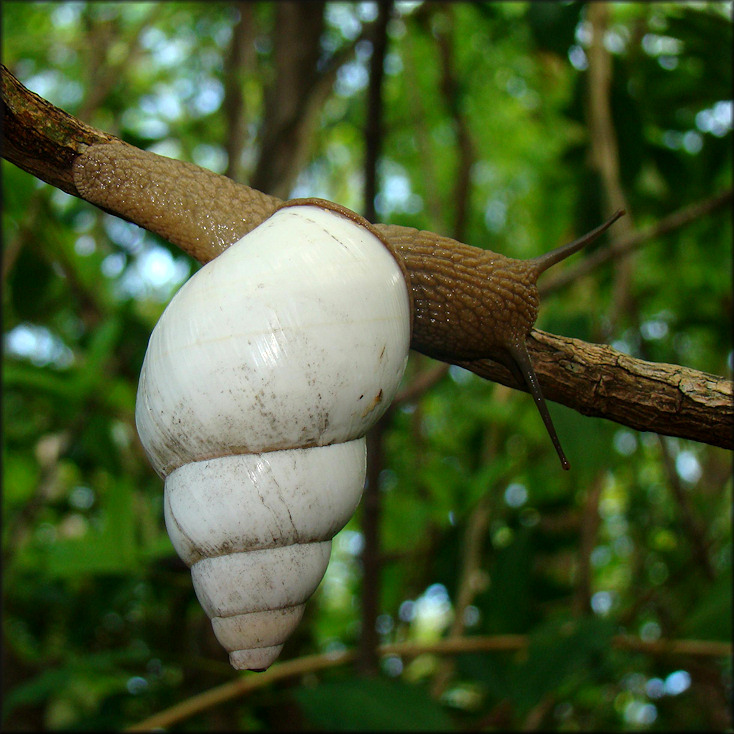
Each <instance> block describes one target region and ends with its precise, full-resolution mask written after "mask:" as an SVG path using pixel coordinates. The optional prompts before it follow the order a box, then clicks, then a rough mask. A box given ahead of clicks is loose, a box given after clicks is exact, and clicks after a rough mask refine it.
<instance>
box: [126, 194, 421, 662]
mask: <svg viewBox="0 0 734 734" xmlns="http://www.w3.org/2000/svg"><path fill="white" fill-rule="evenodd" d="M357 220H358V218H357V217H356V215H355V216H354V217H348V216H345V215H344V214H342V213H340V212H338V211H333V210H330V209H329V208H322V207H321V206H317V205H313V204H309V205H287V206H285V207H283V208H281V209H279V210H278V211H276V212H275V213H274V214H273V215H272V216H271V217H270V218H269V219H267V220H266V221H265V222H263V223H262V224H261V225H260V226H259V227H257V228H256V229H254V230H252V231H251V232H250V233H249V234H247V235H246V236H245V237H243V238H242V239H241V240H240V241H239V242H238V243H236V244H235V245H232V246H231V247H230V248H229V249H227V250H226V251H225V252H224V253H222V254H221V255H220V256H219V257H217V258H216V259H215V260H213V261H211V262H210V263H208V264H207V265H205V266H204V267H203V268H202V269H201V270H200V271H198V272H197V273H196V274H195V275H194V276H193V277H192V278H191V279H190V280H189V281H188V282H187V283H185V284H184V286H183V287H182V288H181V289H180V290H179V292H178V293H177V294H176V295H175V296H174V298H173V299H172V301H171V303H170V304H169V306H168V307H167V308H166V310H165V312H164V313H163V315H162V316H161V319H160V321H159V322H158V324H157V325H156V327H155V329H154V330H153V333H152V334H151V337H150V342H149V344H148V350H147V353H146V355H145V360H144V363H143V368H142V371H141V375H140V383H139V386H138V396H137V405H136V413H135V417H136V423H137V427H138V433H139V435H140V439H141V442H142V444H143V447H144V448H145V451H146V453H147V454H148V457H149V459H150V461H151V463H152V465H153V467H154V468H155V470H156V471H157V472H158V474H159V475H160V476H161V477H163V478H164V479H165V499H164V508H165V518H166V527H167V529H168V533H169V535H170V537H171V541H172V542H173V545H174V547H175V549H176V552H177V553H178V554H179V556H180V557H181V558H182V559H183V560H184V561H185V562H186V564H187V565H189V566H190V567H191V574H192V579H193V583H194V588H195V590H196V594H197V596H198V598H199V601H200V602H201V604H202V606H203V607H204V610H205V611H206V613H207V615H208V616H209V617H210V618H211V619H212V624H213V627H214V631H215V634H216V636H217V639H218V640H219V641H220V643H221V644H222V645H223V646H224V647H225V648H226V649H227V650H228V652H229V656H230V662H231V664H232V665H233V666H234V667H235V668H238V669H253V670H262V669H265V668H267V667H268V666H269V665H270V664H271V663H272V662H273V661H274V660H275V659H276V658H277V656H278V654H279V653H280V650H281V649H282V646H283V643H284V641H285V640H286V638H287V637H288V635H289V634H290V633H291V632H292V631H293V629H295V627H296V626H297V624H298V622H299V620H300V618H301V616H302V614H303V609H304V604H305V602H306V600H307V599H308V598H309V597H310V596H311V594H313V592H314V591H315V589H316V587H317V586H318V584H319V583H320V581H321V579H322V577H323V575H324V573H325V571H326V566H327V564H328V562H329V554H330V550H331V539H332V537H333V536H334V535H335V534H336V533H337V532H338V531H339V530H340V529H341V528H342V527H344V525H345V524H346V523H347V521H348V520H349V518H350V517H351V515H352V513H353V512H354V510H355V508H356V506H357V504H358V503H359V500H360V497H361V493H362V487H363V483H364V475H365V439H364V434H365V432H366V431H367V430H368V429H369V428H370V427H371V426H372V425H373V424H374V423H375V422H376V421H377V419H378V418H379V417H380V416H381V415H382V414H383V413H384V411H385V409H386V408H387V406H388V405H389V404H390V402H391V401H392V398H393V397H394V394H395V392H396V390H397V388H398V384H399V382H400V379H401V377H402V374H403V371H404V369H405V364H406V361H407V355H408V349H409V343H410V302H409V294H408V289H407V286H406V282H405V278H404V276H403V272H402V270H401V267H400V266H399V264H398V262H397V261H396V259H395V258H394V256H393V255H392V253H391V252H390V251H389V250H388V248H387V246H386V245H385V244H384V243H383V241H381V240H380V239H379V237H378V236H377V235H376V234H375V232H374V230H371V229H370V228H368V226H365V225H366V222H365V223H363V224H361V223H360V222H359V221H357Z"/></svg>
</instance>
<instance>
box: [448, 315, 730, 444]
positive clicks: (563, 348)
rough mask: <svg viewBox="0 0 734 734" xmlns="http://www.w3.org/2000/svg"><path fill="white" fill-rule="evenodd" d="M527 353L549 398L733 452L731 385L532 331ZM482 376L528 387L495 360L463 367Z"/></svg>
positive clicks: (602, 347)
mask: <svg viewBox="0 0 734 734" xmlns="http://www.w3.org/2000/svg"><path fill="white" fill-rule="evenodd" d="M528 351H529V352H530V356H531V358H532V360H533V364H534V365H535V371H536V373H537V375H538V379H539V380H540V383H541V385H542V386H543V392H544V394H545V396H546V398H548V399H549V400H554V401H555V402H557V403H561V404H562V405H566V406H568V407H569V408H573V409H574V410H577V411H578V412H579V413H581V414H583V415H588V416H595V417H600V418H606V419H608V420H612V421H615V422H617V423H620V424H622V425H625V426H628V427H630V428H634V429H635V430H638V431H654V432H655V433H660V434H662V435H665V436H678V437H679V438H688V439H691V440H693V441H701V442H702V443H708V444H711V445H712V446H721V447H723V448H727V449H732V448H734V401H733V397H734V389H733V386H732V382H731V380H726V379H724V378H723V377H718V376H716V375H711V374H709V373H707V372H700V371H699V370H693V369H690V368H688V367H681V366H679V365H674V364H665V363H663V362H646V361H645V360H642V359H637V358H635V357H630V356H628V355H626V354H622V353H621V352H618V351H617V350H616V349H612V347H609V346H606V345H602V344H589V343H588V342H583V341H581V340H579V339H571V338H569V337H564V336H557V335H555V334H549V333H548V332H545V331H541V330H540V329H533V331H532V332H531V334H530V336H529V338H528ZM456 364H458V365H459V366H460V367H466V368H467V369H471V371H472V372H475V373H476V374H478V375H479V376H480V377H484V378H486V379H488V380H493V381H494V382H500V383H502V384H503V385H507V386H508V387H514V388H518V389H521V390H524V389H525V387H524V386H523V385H521V384H520V383H519V382H518V381H517V380H516V379H515V378H514V377H513V376H512V375H511V374H510V373H509V372H508V370H506V369H505V368H504V367H501V366H499V365H498V364H496V363H494V362H490V361H489V360H482V361H477V362H470V363H462V362H458V361H457V362H456Z"/></svg>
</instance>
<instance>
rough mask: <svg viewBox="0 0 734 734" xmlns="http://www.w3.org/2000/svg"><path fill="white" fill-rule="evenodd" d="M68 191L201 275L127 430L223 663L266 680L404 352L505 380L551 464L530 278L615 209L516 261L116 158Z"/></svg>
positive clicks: (160, 331)
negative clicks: (189, 260)
mask: <svg viewBox="0 0 734 734" xmlns="http://www.w3.org/2000/svg"><path fill="white" fill-rule="evenodd" d="M73 176H74V183H75V185H76V187H77V189H78V191H79V193H80V195H81V196H82V197H83V198H85V199H86V200H88V201H90V202H92V203H94V204H97V205H98V206H100V207H102V208H104V209H107V210H109V211H112V212H114V213H115V214H117V215H118V216H123V217H126V218H128V219H130V220H131V221H134V222H136V223H138V224H140V225H141V226H144V227H146V228H147V229H149V230H151V231H153V232H156V233H158V234H160V235H162V236H163V237H165V238H167V239H168V240H169V241H171V242H172V243H174V244H176V245H179V246H180V247H181V248H182V249H184V250H185V251H187V252H188V253H189V254H191V255H193V256H194V257H196V258H197V259H198V260H199V261H201V262H204V263H207V264H206V265H205V266H204V267H203V268H202V269H201V270H200V271H199V272H198V273H196V274H195V275H194V276H193V277H192V278H191V279H190V280H189V281H188V282H187V283H186V284H184V286H183V287H182V288H181V290H180V291H179V292H178V293H177V294H176V296H174V298H173V300H172V301H171V303H170V304H169V306H168V308H167V309H166V311H165V312H164V314H163V316H162V317H161V320H160V321H159V323H158V325H157V326H156V327H155V329H154V331H153V333H152V335H151V339H150V343H149V345H148V351H147V353H146V357H145V361H144V364H143V369H142V372H141V378H140V385H139V390H138V402H137V409H136V421H137V424H138V432H139V434H140V437H141V441H142V443H143V446H144V447H145V449H146V452H147V453H148V456H149V458H150V460H151V463H152V464H153V466H154V467H155V469H156V471H157V472H158V473H159V474H160V475H161V476H162V477H164V478H165V515H166V525H167V528H168V531H169V534H170V536H171V539H172V541H173V544H174V546H175V548H176V550H177V552H178V553H179V555H180V556H181V557H182V558H183V559H184V561H185V562H186V563H187V564H188V565H190V566H191V568H192V578H193V581H194V585H195V588H196V591H197V595H198V597H199V599H200V601H201V603H202V606H203V607H204V609H205V610H206V612H207V614H208V615H209V616H210V617H211V618H212V622H213V625H214V629H215V632H216V634H217V637H218V639H219V640H220V642H221V643H222V644H223V645H224V647H225V648H227V649H228V650H229V652H230V661H231V663H232V665H233V666H234V667H235V668H250V669H257V670H261V669H264V668H267V667H268V666H269V665H270V664H271V663H272V662H273V660H274V659H275V658H276V657H277V655H278V654H279V652H280V649H281V647H282V644H283V641H284V640H285V639H286V637H287V636H288V634H290V632H291V631H292V630H293V629H294V628H295V626H296V625H297V624H298V621H299V619H300V616H301V614H302V611H303V605H304V603H305V601H306V599H307V598H308V597H309V596H310V595H311V594H312V593H313V591H314V590H315V588H316V586H317V585H318V583H319V582H320V580H321V578H322V576H323V574H324V572H325V569H326V565H327V563H328V558H329V549H330V542H331V538H332V537H333V535H335V534H336V532H338V530H339V529H341V527H343V526H344V524H346V522H347V521H348V519H349V517H350V516H351V514H352V512H353V510H354V509H355V507H356V505H357V504H358V502H359V499H360V496H361V491H362V483H363V481H364V469H365V458H364V457H365V452H364V438H363V436H364V433H365V432H366V431H367V430H368V429H369V427H370V426H371V425H373V424H374V423H375V422H376V420H377V419H378V418H379V417H380V415H382V413H383V412H384V410H385V409H386V407H387V406H388V405H389V404H390V402H391V400H392V398H393V397H394V394H395V391H396V390H397V386H398V383H399V382H400V378H401V376H402V372H403V369H404V367H405V362H406V359H407V354H408V349H409V348H413V349H415V350H417V351H420V352H422V353H424V354H427V355H428V356H431V357H435V358H437V359H447V360H448V359H458V360H474V359H493V360H496V361H499V362H501V363H503V364H504V365H505V366H507V367H508V369H510V370H512V371H513V372H515V373H516V375H518V376H519V377H520V379H521V381H524V382H525V383H526V384H527V386H528V389H529V391H530V392H531V394H532V395H533V398H534V400H535V403H536V405H537V407H538V409H539V411H540V413H541V416H542V418H543V421H544V423H545V425H546V428H547V430H548V433H549V435H550V437H551V440H552V442H553V445H554V446H555V448H556V451H557V452H558V455H559V458H560V459H561V463H562V465H563V466H564V468H568V461H567V460H566V457H565V455H564V453H563V450H562V449H561V446H560V442H559V440H558V437H557V435H556V432H555V430H554V428H553V424H552V421H551V418H550V414H549V413H548V410H547V407H546V405H545V402H544V399H543V395H542V393H541V390H540V387H539V385H538V380H537V378H536V376H535V372H534V370H533V366H532V363H531V360H530V357H529V355H528V351H527V347H526V339H527V336H528V334H529V333H530V330H531V329H532V327H533V324H534V323H535V319H536V317H537V312H538V306H539V298H538V290H537V287H536V281H537V278H538V276H539V275H540V274H541V273H543V272H544V271H545V270H546V269H547V268H548V267H550V266H551V265H553V264H555V263H557V262H559V261H560V260H562V259H564V258H566V257H568V256H569V255H572V254H573V253H575V252H577V251H578V250H580V249H581V248H582V247H584V246H585V245H586V244H588V243H590V242H592V241H593V240H594V239H596V237H598V236H599V235H600V234H601V233H602V232H604V231H605V230H606V229H607V228H608V227H610V226H611V224H612V223H613V222H614V221H616V219H618V218H619V217H620V216H621V215H622V214H623V212H622V211H618V212H616V213H615V214H614V215H613V216H612V217H611V218H610V219H609V220H608V221H607V222H605V223H604V224H602V225H601V226H599V227H597V228H596V229H595V230H593V231H592V232H590V233H588V234H587V235H585V236H583V237H582V238H580V239H578V240H576V241H574V242H572V243H570V244H568V245H564V246H563V247H560V248H558V249H556V250H553V251H552V252H550V253H547V254H545V255H541V256H539V257H536V258H533V259H530V260H516V259H513V258H508V257H506V256H504V255H499V254H496V253H493V252H490V251H488V250H482V249H479V248H476V247H471V246H468V245H465V244H463V243H460V242H457V241H456V240H452V239H450V238H448V237H443V236H440V235H436V234H434V233H432V232H423V231H418V230H415V229H411V228H407V227H401V226H396V225H381V224H378V225H371V224H369V223H368V222H367V221H366V220H364V219H363V218H361V217H360V216H359V215H357V214H355V213H353V212H350V211H349V210H347V209H344V208H343V207H340V206H338V205H335V204H332V203H330V202H326V201H322V200H295V201H291V202H286V203H285V204H284V203H283V202H281V201H280V200H278V199H276V198H274V197H270V196H267V195H265V194H262V193H261V192H258V191H256V190H254V189H251V188H249V187H247V186H242V185H239V184H236V183H234V182H233V181H231V180H230V179H227V178H226V177H224V176H218V175H216V174H214V173H211V172H208V171H205V170H204V169H201V168H198V167H197V166H193V165H191V164H187V163H183V162H180V161H175V160H173V159H168V158H163V157H161V156H157V155H155V154H153V153H147V152H144V151H140V150H138V149H136V148H133V147H132V146H128V145H125V144H116V143H112V144H100V145H94V146H91V147H90V148H88V149H87V150H86V151H85V152H84V153H83V154H82V155H80V156H79V157H78V158H77V159H76V161H75V162H74V166H73ZM233 243H236V244H233ZM220 253H221V254H220ZM327 462H328V463H327Z"/></svg>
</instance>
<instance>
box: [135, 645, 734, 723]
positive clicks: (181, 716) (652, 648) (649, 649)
mask: <svg viewBox="0 0 734 734" xmlns="http://www.w3.org/2000/svg"><path fill="white" fill-rule="evenodd" d="M528 642H529V637H528V636H527V635H494V636H489V637H478V636H477V637H459V638H453V639H445V640H438V641H436V642H431V643H415V642H402V643H396V644H391V645H381V646H380V648H379V650H378V652H379V654H380V655H381V656H388V655H394V656H398V657H402V658H414V657H417V656H418V655H425V654H432V655H461V654H462V653H478V652H500V651H507V652H515V651H518V650H524V649H525V648H526V647H527V645H528ZM612 646H613V647H616V648H619V649H621V650H631V651H635V652H641V653H645V654H648V655H695V656H701V657H722V658H725V657H729V656H731V653H732V646H731V643H729V642H718V641H714V640H655V641H652V642H647V641H644V640H640V639H639V638H637V637H632V636H627V635H618V636H616V637H614V638H613V639H612ZM356 655H357V653H356V651H355V650H345V651H343V652H339V653H327V654H324V655H308V656H306V657H302V658H296V659H295V660H288V661H287V662H283V663H277V664H275V665H273V666H272V667H271V668H270V669H269V670H267V671H265V672H264V673H245V674H243V675H241V676H238V677H237V678H235V679H234V680H232V681H230V682H229V683H225V684H223V685H221V686H217V687H216V688H211V689H209V690H208V691H204V693H200V694H198V695H196V696H192V697H191V698H188V699H186V700H185V701H182V702H181V703H179V704H176V705H175V706H172V707H171V708H168V709H165V710H164V711H159V712H158V713H157V714H154V715H153V716H150V717H149V718H147V719H145V720H143V721H140V722H138V723H137V724H134V725H133V726H131V727H129V728H127V729H126V730H125V731H149V730H150V729H155V728H162V727H167V726H171V725H173V724H176V723H178V722H179V721H184V720H185V719H188V718H190V717H191V716H194V715H195V714H198V713H201V712H202V711H206V710H207V709H210V708H212V707H213V706H217V705H219V704H221V703H224V702H225V701H230V700H232V699H234V698H238V697H239V696H243V695H245V694H247V693H251V692H252V691H254V690H257V689H259V688H264V687H265V686H267V685H269V684H271V683H275V682H276V681H280V680H284V679H286V678H291V677H293V676H298V675H305V674H306V673H316V672H319V671H321V670H326V669H328V668H335V667H338V666H340V665H346V664H347V663H350V662H352V661H353V660H354V659H355V658H356Z"/></svg>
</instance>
